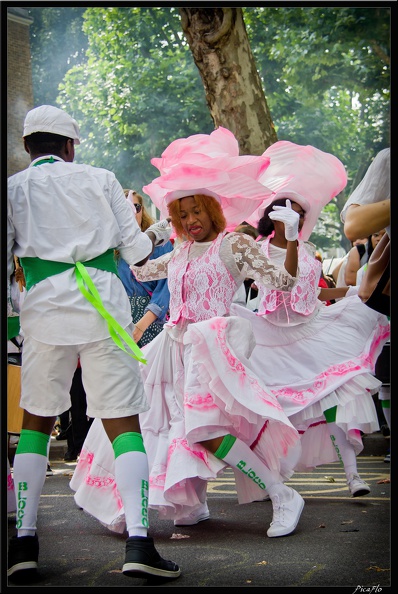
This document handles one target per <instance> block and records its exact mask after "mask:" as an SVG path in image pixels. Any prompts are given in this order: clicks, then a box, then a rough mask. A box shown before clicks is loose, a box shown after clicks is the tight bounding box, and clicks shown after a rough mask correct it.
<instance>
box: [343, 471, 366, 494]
mask: <svg viewBox="0 0 398 594" xmlns="http://www.w3.org/2000/svg"><path fill="white" fill-rule="evenodd" d="M347 485H348V488H349V490H350V491H351V495H352V496H353V497H361V496H362V495H367V494H368V493H370V487H369V485H368V484H367V483H365V481H363V480H362V479H361V477H360V476H359V474H350V475H349V477H348V479H347Z"/></svg>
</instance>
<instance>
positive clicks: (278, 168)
mask: <svg viewBox="0 0 398 594" xmlns="http://www.w3.org/2000/svg"><path fill="white" fill-rule="evenodd" d="M263 156H266V157H269V158H270V159H271V164H270V166H269V167H268V169H267V170H266V171H265V173H264V174H262V175H261V176H260V178H259V180H260V181H261V182H262V183H263V184H265V185H266V186H267V188H271V189H272V190H273V191H274V193H273V194H272V195H271V196H268V197H267V198H266V199H265V200H264V201H263V203H262V204H261V206H260V207H259V208H257V209H256V211H255V212H254V213H253V214H252V215H250V217H249V218H248V219H246V220H247V222H248V223H250V224H251V225H253V226H254V227H256V228H257V225H258V221H259V220H260V218H261V217H262V215H263V214H264V210H265V209H266V208H267V206H269V205H270V204H271V202H274V200H278V199H279V198H289V199H290V200H292V201H294V202H297V203H298V204H300V206H302V207H303V208H304V210H305V213H306V214H305V220H304V225H303V227H302V229H301V232H300V234H299V238H300V239H302V240H304V241H306V240H307V239H308V238H309V236H310V235H311V233H312V230H313V228H314V226H315V224H316V222H317V220H318V218H319V215H320V213H321V211H322V209H323V207H324V206H326V204H328V202H330V201H331V200H332V199H333V198H334V197H335V196H337V194H339V193H340V192H341V191H342V190H343V189H344V188H345V186H346V185H347V173H346V170H345V167H344V165H343V163H342V162H341V161H340V160H339V159H338V158H337V157H335V156H334V155H331V154H330V153H325V152H323V151H321V150H320V149H317V148H315V147H314V146H311V145H307V146H302V145H299V144H294V143H293V142H289V141H288V140H280V141H278V142H275V143H274V144H272V145H271V146H270V147H268V148H267V150H266V151H264V153H263Z"/></svg>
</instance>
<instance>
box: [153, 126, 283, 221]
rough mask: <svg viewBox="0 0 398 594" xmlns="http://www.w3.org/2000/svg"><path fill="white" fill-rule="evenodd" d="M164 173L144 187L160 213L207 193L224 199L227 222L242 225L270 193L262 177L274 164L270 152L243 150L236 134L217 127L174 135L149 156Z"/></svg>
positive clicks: (163, 213)
mask: <svg viewBox="0 0 398 594" xmlns="http://www.w3.org/2000/svg"><path fill="white" fill-rule="evenodd" d="M151 163H152V165H154V166H155V167H157V168H158V169H159V171H160V173H161V175H160V176H159V177H157V178H155V179H154V180H153V181H152V182H151V183H150V184H148V185H147V186H144V187H143V191H144V192H145V193H146V194H148V196H150V198H151V199H152V202H153V203H154V204H155V206H156V207H157V208H158V209H159V211H160V213H161V216H162V217H167V216H168V209H167V207H168V205H169V204H170V202H173V201H174V200H177V199H179V198H183V197H184V196H191V195H193V194H205V195H207V196H212V197H213V198H216V200H218V202H219V203H220V204H221V206H222V209H223V212H224V216H225V218H226V220H227V225H228V228H233V227H234V226H236V225H239V224H240V223H242V222H243V221H245V220H247V217H249V216H250V215H251V214H252V213H253V212H254V211H255V210H256V209H257V208H258V207H259V206H260V204H261V203H262V202H263V201H264V199H265V198H267V197H268V196H270V195H271V194H272V190H270V189H268V188H267V187H266V184H264V183H263V182H260V181H259V178H260V177H261V176H262V175H263V174H264V173H265V171H266V169H267V168H268V166H269V164H270V159H269V157H268V156H267V155H260V156H251V155H243V156H240V155H239V145H238V141H237V140H236V138H235V136H234V135H233V134H232V132H230V131H229V130H227V129H226V128H222V127H219V128H217V130H214V132H212V133H211V134H194V135H192V136H188V138H179V139H177V140H174V141H173V142H172V143H171V144H170V145H169V146H168V147H167V149H166V150H165V151H164V152H163V153H162V156H161V158H154V159H151Z"/></svg>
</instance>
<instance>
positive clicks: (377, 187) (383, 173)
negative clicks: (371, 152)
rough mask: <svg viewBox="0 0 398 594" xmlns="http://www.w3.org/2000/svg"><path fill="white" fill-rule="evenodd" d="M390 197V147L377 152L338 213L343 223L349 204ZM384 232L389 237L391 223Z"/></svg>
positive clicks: (367, 202)
mask: <svg viewBox="0 0 398 594" xmlns="http://www.w3.org/2000/svg"><path fill="white" fill-rule="evenodd" d="M387 199H388V200H389V199H390V149H389V148H386V149H383V150H382V151H380V152H379V153H377V155H376V156H375V158H374V159H373V161H372V163H371V164H370V165H369V168H368V170H367V172H366V173H365V176H364V178H363V179H362V181H361V182H360V183H359V184H358V185H357V187H356V188H355V190H354V191H353V193H352V194H351V196H350V197H349V199H348V200H347V202H346V203H345V204H344V206H343V210H342V211H341V213H340V219H341V221H342V222H343V223H344V222H345V218H346V213H347V208H348V207H349V206H351V204H373V203H374V202H381V201H382V200H387ZM386 232H387V234H388V236H389V237H391V235H390V234H391V225H388V227H386Z"/></svg>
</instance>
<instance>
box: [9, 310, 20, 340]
mask: <svg viewBox="0 0 398 594" xmlns="http://www.w3.org/2000/svg"><path fill="white" fill-rule="evenodd" d="M19 331H20V327H19V316H10V317H7V340H11V338H15V337H16V336H18V334H19Z"/></svg>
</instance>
